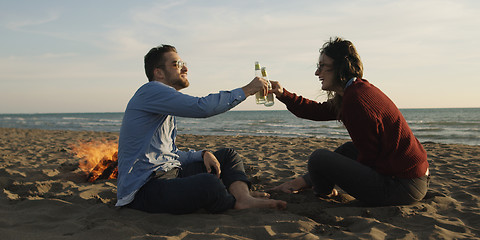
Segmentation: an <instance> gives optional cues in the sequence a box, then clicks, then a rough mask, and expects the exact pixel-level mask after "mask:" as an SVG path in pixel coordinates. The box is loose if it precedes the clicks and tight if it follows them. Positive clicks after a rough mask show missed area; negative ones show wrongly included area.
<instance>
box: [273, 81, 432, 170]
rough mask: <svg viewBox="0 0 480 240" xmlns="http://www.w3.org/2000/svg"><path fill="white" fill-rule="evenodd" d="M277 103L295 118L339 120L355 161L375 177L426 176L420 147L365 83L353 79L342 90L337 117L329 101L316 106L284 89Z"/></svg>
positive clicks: (396, 114)
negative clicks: (341, 99)
mask: <svg viewBox="0 0 480 240" xmlns="http://www.w3.org/2000/svg"><path fill="white" fill-rule="evenodd" d="M278 99H279V100H280V101H281V102H283V103H284V104H285V105H286V106H287V109H288V110H289V111H290V112H292V113H293V114H294V115H296V116H297V117H300V118H305V119H310V120H315V121H328V120H341V121H342V122H343V124H344V125H345V127H346V129H347V131H348V133H349V134H350V137H351V138H352V142H353V144H354V145H355V147H356V148H357V149H358V151H359V155H358V158H357V161H359V162H360V163H362V164H365V165H367V166H369V167H371V168H373V169H374V170H376V171H377V172H378V173H380V174H383V175H389V176H395V177H398V178H417V177H421V176H423V175H425V172H426V171H427V168H428V162H427V153H426V151H425V150H424V149H423V147H422V144H421V143H420V142H419V141H418V140H417V138H416V137H415V136H414V135H413V132H412V130H411V129H410V127H409V126H408V124H407V121H406V120H405V118H404V117H403V115H402V114H401V112H400V110H399V109H398V108H397V107H396V106H395V104H394V103H393V102H392V100H390V98H388V97H387V96H386V95H385V94H384V93H383V92H382V91H380V89H378V88H376V87H375V86H373V85H372V84H370V83H369V82H368V81H367V80H364V79H360V78H359V79H356V80H355V81H354V82H353V84H351V85H350V86H349V87H347V88H346V89H345V92H344V95H343V102H342V109H341V111H340V115H339V117H337V114H336V113H335V111H334V110H333V108H332V105H331V103H330V102H328V101H327V102H324V103H318V102H315V101H312V100H308V99H306V98H303V97H301V96H297V95H296V94H294V93H290V92H288V91H287V90H285V89H284V93H283V95H282V96H280V97H279V98H278ZM338 118H340V119H338Z"/></svg>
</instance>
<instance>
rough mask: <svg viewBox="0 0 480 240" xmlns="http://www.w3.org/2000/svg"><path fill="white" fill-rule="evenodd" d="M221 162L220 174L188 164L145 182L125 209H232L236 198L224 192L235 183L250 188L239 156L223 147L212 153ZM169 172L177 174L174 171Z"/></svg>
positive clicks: (153, 211) (178, 211)
mask: <svg viewBox="0 0 480 240" xmlns="http://www.w3.org/2000/svg"><path fill="white" fill-rule="evenodd" d="M214 155H215V157H216V158H217V159H218V161H219V162H220V169H221V174H220V178H221V179H218V178H217V176H216V175H215V174H212V173H207V171H206V169H205V165H204V164H203V161H202V162H194V163H190V164H188V165H186V166H182V168H181V169H180V170H179V171H178V176H175V175H177V174H176V173H175V172H173V173H172V172H168V173H166V174H165V176H168V175H173V176H172V177H173V178H169V177H166V178H165V177H159V178H152V179H151V180H150V181H148V182H147V183H146V184H145V185H143V187H142V188H140V190H139V191H138V192H137V194H136V195H135V199H134V200H133V202H131V203H130V204H128V205H127V207H130V208H133V209H137V210H141V211H145V212H151V213H172V214H185V213H191V212H195V211H197V210H199V209H206V210H207V211H209V212H211V213H218V212H222V211H225V210H227V209H231V208H233V206H234V205H235V198H234V197H233V196H232V195H231V194H230V193H228V191H227V189H228V187H230V185H231V184H232V183H233V182H235V181H243V182H245V183H247V185H248V186H249V187H250V182H249V180H248V178H247V176H246V175H245V169H244V167H243V162H242V159H241V158H240V156H238V154H237V153H236V152H235V150H233V149H229V148H225V149H221V150H219V151H217V152H215V153H214ZM172 171H177V170H176V169H174V170H172Z"/></svg>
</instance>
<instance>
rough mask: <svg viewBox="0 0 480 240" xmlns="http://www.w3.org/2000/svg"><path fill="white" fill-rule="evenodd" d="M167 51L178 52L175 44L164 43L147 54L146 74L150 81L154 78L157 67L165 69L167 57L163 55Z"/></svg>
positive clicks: (145, 59)
mask: <svg viewBox="0 0 480 240" xmlns="http://www.w3.org/2000/svg"><path fill="white" fill-rule="evenodd" d="M167 52H177V49H176V48H175V47H174V46H170V45H165V44H163V45H160V46H158V47H154V48H152V49H150V51H149V52H148V53H147V55H145V58H144V62H145V74H146V75H147V78H148V81H149V82H151V81H153V80H154V77H153V71H154V70H155V68H162V69H165V66H164V63H165V59H164V58H163V55H164V54H165V53H167Z"/></svg>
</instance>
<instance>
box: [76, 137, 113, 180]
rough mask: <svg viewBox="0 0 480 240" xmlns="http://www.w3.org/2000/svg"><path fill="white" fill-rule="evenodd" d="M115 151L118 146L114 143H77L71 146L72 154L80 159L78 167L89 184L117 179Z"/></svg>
mask: <svg viewBox="0 0 480 240" xmlns="http://www.w3.org/2000/svg"><path fill="white" fill-rule="evenodd" d="M117 149H118V144H117V143H116V142H114V141H91V142H79V143H77V145H74V146H72V150H73V152H74V153H75V155H76V156H77V157H78V158H80V161H79V163H78V167H79V168H80V169H81V170H82V171H83V172H84V173H85V174H86V176H87V181H89V182H95V181H96V180H97V179H115V178H117V176H118V169H117V159H118V152H117Z"/></svg>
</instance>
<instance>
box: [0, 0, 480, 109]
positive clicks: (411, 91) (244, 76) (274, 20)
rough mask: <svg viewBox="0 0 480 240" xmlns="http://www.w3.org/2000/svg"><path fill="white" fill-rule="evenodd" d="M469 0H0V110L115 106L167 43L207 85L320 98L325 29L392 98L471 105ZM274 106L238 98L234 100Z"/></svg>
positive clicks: (425, 104) (198, 91) (475, 21)
mask: <svg viewBox="0 0 480 240" xmlns="http://www.w3.org/2000/svg"><path fill="white" fill-rule="evenodd" d="M479 16H480V1H478V0H391V1H389V0H355V1H353V0H351V1H347V0H336V1H326V0H295V1H292V0H276V1H274V0H271V1H268V0H242V1H228V0H211V1H208V0H205V1H198V0H176V1H167V0H164V1H153V0H142V1H123V0H103V1H97V0H83V1H71V0H58V1H54V0H46V1H26V0H15V1H10V0H0V113H70V112H123V111H124V110H125V107H126V104H127V103H128V101H129V99H130V98H131V97H132V96H133V94H134V93H135V91H136V90H137V89H138V88H139V87H140V86H141V85H143V84H145V83H146V82H147V78H146V77H145V73H144V69H143V57H144V56H145V54H146V53H147V52H148V51H149V50H150V49H151V48H152V47H155V46H158V45H160V44H170V45H173V46H175V47H176V48H177V50H178V53H179V55H180V57H181V58H182V59H183V60H184V61H186V62H187V64H188V70H189V71H188V76H189V81H190V86H189V87H188V88H186V89H184V90H182V92H184V93H186V94H190V95H193V96H199V97H200V96H206V95H208V94H209V93H212V92H218V91H222V90H232V89H235V88H238V87H243V86H245V85H246V84H248V83H249V82H250V81H251V80H252V79H253V78H254V62H255V61H259V62H260V64H261V65H262V66H265V67H266V68H267V71H268V74H269V78H270V79H272V80H276V81H279V82H280V83H281V85H282V86H283V87H285V88H286V89H288V90H289V91H291V92H295V93H297V94H299V95H302V96H304V97H306V98H309V99H312V100H315V101H325V99H326V93H325V92H322V91H321V89H320V87H321V84H320V82H319V80H318V77H316V76H315V75H314V72H315V67H316V63H317V61H318V57H319V49H320V48H321V46H322V45H323V43H324V42H325V41H328V40H329V39H330V38H331V37H335V36H339V37H342V38H344V39H347V40H350V41H352V42H353V43H354V45H355V46H356V48H357V51H358V52H359V54H360V57H361V59H362V61H363V64H364V78H365V79H367V80H368V81H369V82H371V83H372V84H374V85H375V86H377V87H378V88H380V89H381V90H382V91H383V92H384V93H386V94H387V95H388V96H389V97H390V98H391V99H392V100H393V101H394V102H395V104H396V105H397V107H399V108H457V107H480V94H479V91H480V81H479V80H478V79H477V76H476V75H477V74H478V71H479V70H480V60H479V59H480V47H479V46H480V30H479V29H480V17H479ZM270 109H272V110H284V109H286V108H285V106H284V105H283V104H282V103H281V102H279V101H276V102H275V105H274V106H273V107H265V106H263V105H256V104H255V100H254V98H253V97H249V98H247V99H246V100H245V101H244V102H243V103H241V104H240V105H238V106H237V107H236V108H235V109H234V110H270Z"/></svg>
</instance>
